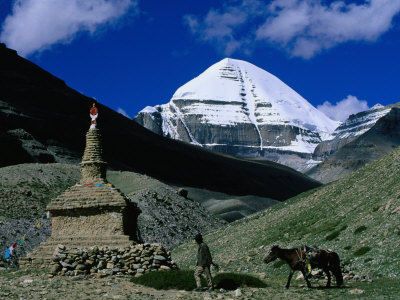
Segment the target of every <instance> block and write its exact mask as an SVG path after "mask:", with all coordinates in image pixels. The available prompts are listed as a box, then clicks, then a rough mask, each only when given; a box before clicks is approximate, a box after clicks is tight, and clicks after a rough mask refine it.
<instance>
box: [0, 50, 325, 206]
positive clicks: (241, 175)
mask: <svg viewBox="0 0 400 300" xmlns="http://www.w3.org/2000/svg"><path fill="white" fill-rule="evenodd" d="M93 102H95V100H93V99H91V98H88V97H85V96H84V95H82V94H80V93H78V92H76V91H74V90H73V89H71V88H69V87H68V86H67V85H65V83H64V82H63V81H62V80H60V79H58V78H56V77H54V76H52V75H51V74H50V73H48V72H46V71H44V70H43V69H41V68H40V67H38V66H36V65H35V64H33V63H32V62H30V61H28V60H26V59H23V58H21V57H19V56H18V55H17V53H16V52H15V51H14V50H10V49H7V48H5V47H4V45H3V46H2V47H0V142H1V143H2V144H5V145H7V147H1V149H0V166H7V165H13V164H19V163H26V162H44V163H47V162H64V163H71V162H73V163H76V162H79V161H80V157H81V154H82V153H83V149H84V146H85V132H86V131H87V129H88V127H89V124H90V119H89V108H90V107H91V105H92V103H93ZM96 105H97V106H98V107H99V119H98V123H99V125H98V127H99V129H100V130H101V133H102V135H103V140H104V142H103V147H104V156H105V157H104V158H105V160H106V161H107V162H108V163H109V166H110V167H111V168H114V169H122V170H131V171H136V172H139V173H142V174H148V175H150V176H152V177H155V178H157V179H160V180H163V181H166V182H170V183H175V184H180V185H185V186H194V187H198V188H207V189H210V190H214V191H220V192H224V193H228V194H234V195H258V196H262V197H269V198H272V199H276V200H285V199H287V198H289V197H292V196H294V195H296V194H298V193H300V192H303V191H306V190H308V189H310V188H314V187H317V186H319V185H320V184H319V183H318V182H316V181H314V180H312V179H310V178H308V177H307V176H305V175H302V174H300V173H298V172H296V171H294V170H292V169H290V168H287V167H284V166H281V165H279V164H275V163H270V164H268V165H266V164H258V163H252V162H248V161H245V160H241V159H236V158H233V157H230V156H228V155H222V154H217V153H214V152H211V151H208V150H204V149H199V148H198V147H195V146H192V145H190V144H186V143H183V142H179V141H172V140H169V139H167V138H163V137H160V136H159V135H157V134H155V133H152V132H150V131H148V130H147V129H145V128H143V127H142V126H140V125H138V124H136V123H135V122H134V121H132V120H130V119H128V118H126V117H124V116H122V115H121V114H118V113H116V112H115V111H113V110H111V109H109V108H108V107H106V106H104V105H101V104H99V103H97V104H96Z"/></svg>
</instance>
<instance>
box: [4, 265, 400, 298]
mask: <svg viewBox="0 0 400 300" xmlns="http://www.w3.org/2000/svg"><path fill="white" fill-rule="evenodd" d="M265 281H266V283H267V284H268V287H267V288H242V289H241V293H242V295H241V296H240V297H235V293H234V292H233V291H225V292H220V291H214V292H187V291H178V290H162V291H160V290H155V289H152V288H147V287H143V286H140V285H135V284H133V283H131V282H130V277H128V276H124V277H113V278H79V277H75V278H70V277H68V278H67V277H61V276H58V277H54V278H49V277H48V275H47V273H46V272H45V271H44V270H33V269H31V270H29V269H28V270H18V271H8V270H3V271H0V299H143V300H147V299H168V300H172V299H202V300H206V299H400V296H399V295H400V280H398V279H388V278H380V279H378V280H376V281H372V282H353V281H346V282H345V284H344V287H342V288H339V289H338V288H331V289H325V288H323V287H322V286H323V285H324V282H319V283H317V282H315V281H314V282H312V283H313V286H314V287H313V288H312V289H308V288H306V287H305V285H304V282H303V281H302V280H300V281H296V280H293V281H292V286H291V288H290V289H289V290H286V289H285V288H284V285H285V283H286V277H272V278H266V279H265Z"/></svg>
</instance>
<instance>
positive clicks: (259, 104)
mask: <svg viewBox="0 0 400 300" xmlns="http://www.w3.org/2000/svg"><path fill="white" fill-rule="evenodd" d="M135 121H136V122H137V123H139V124H141V125H142V126H144V127H146V128H147V129H149V130H151V131H153V132H155V133H157V134H160V135H163V136H166V137H169V138H172V139H177V140H181V141H184V142H188V143H191V144H194V145H198V146H201V147H204V148H207V149H211V150H215V151H218V152H223V153H227V154H230V155H234V156H238V157H245V158H261V159H267V160H272V161H275V162H278V161H279V162H280V163H282V164H285V165H288V166H290V167H294V168H296V169H302V167H301V166H302V165H303V164H304V163H305V162H306V161H307V160H309V159H310V158H311V154H312V152H313V151H314V148H315V147H316V146H317V145H318V144H319V143H320V142H321V141H322V140H324V139H326V138H327V136H329V134H330V133H331V132H332V131H333V130H334V129H335V128H336V127H337V126H338V125H339V124H338V122H335V121H332V120H330V119H329V118H328V117H326V116H325V115H324V114H323V113H321V112H320V111H318V110H317V109H316V108H314V107H313V106H312V105H311V104H310V103H308V102H307V101H306V100H305V99H304V98H302V97H301V96H300V95H299V94H297V93H296V92H295V91H294V90H292V89H291V88H290V87H288V86H287V85H286V84H284V83H283V82H282V81H280V80H279V79H278V78H276V77H275V76H273V75H272V74H270V73H268V72H266V71H264V70H262V69H260V68H258V67H256V66H254V65H252V64H250V63H247V62H244V61H239V60H235V59H228V58H227V59H224V60H222V61H220V62H218V63H216V64H214V65H213V66H211V67H210V68H209V69H207V70H206V71H205V72H203V73H202V74H201V75H199V76H198V77H196V78H195V79H193V80H191V81H189V82H188V83H186V84H185V85H183V86H182V87H180V88H179V89H178V90H177V91H176V92H175V94H174V95H173V97H172V99H171V101H170V102H169V103H167V104H163V105H157V106H155V107H146V108H145V109H143V110H142V111H141V112H139V114H138V115H137V116H136V117H135ZM271 153H272V155H270V154H271ZM294 155H297V161H293V159H287V156H294Z"/></svg>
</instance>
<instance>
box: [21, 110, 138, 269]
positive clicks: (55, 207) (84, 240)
mask: <svg viewBox="0 0 400 300" xmlns="http://www.w3.org/2000/svg"><path fill="white" fill-rule="evenodd" d="M90 117H91V119H92V120H91V125H90V128H89V130H88V132H87V133H86V148H85V151H84V154H83V158H82V163H81V164H80V169H81V173H82V179H81V181H80V182H79V183H77V184H75V185H74V186H72V187H70V188H69V189H67V190H66V191H65V192H64V193H63V194H61V195H60V196H58V197H57V198H55V199H53V200H52V201H51V202H50V203H49V204H48V205H47V210H49V211H50V212H51V215H52V232H51V237H49V238H48V239H47V240H46V242H44V243H42V244H41V245H40V246H39V248H37V249H36V250H35V251H33V252H31V253H29V254H28V256H27V257H25V258H23V259H21V260H20V266H21V267H24V266H27V265H30V264H35V265H36V264H46V263H48V262H50V260H51V259H52V255H53V252H54V250H55V248H56V246H57V245H59V244H62V245H65V246H68V247H77V248H89V247H94V246H98V247H110V248H124V247H127V246H129V245H131V244H132V242H133V241H136V240H137V217H138V216H139V214H140V210H139V208H138V207H137V206H136V204H135V203H132V202H130V201H129V200H128V199H127V198H126V197H125V196H124V195H123V194H122V193H121V192H120V191H119V190H118V189H116V188H115V187H114V186H113V185H111V184H110V183H108V182H107V178H106V170H107V163H106V162H105V161H104V160H103V148H102V137H101V134H100V130H99V129H98V128H97V122H96V119H97V117H98V109H97V108H96V107H95V105H94V104H93V107H92V108H91V109H90Z"/></svg>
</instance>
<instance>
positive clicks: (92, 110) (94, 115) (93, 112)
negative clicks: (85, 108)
mask: <svg viewBox="0 0 400 300" xmlns="http://www.w3.org/2000/svg"><path fill="white" fill-rule="evenodd" d="M98 115H99V110H98V109H97V107H96V106H95V104H94V103H93V107H91V108H90V119H91V120H92V121H91V122H90V124H91V125H90V128H96V119H97V117H98Z"/></svg>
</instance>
